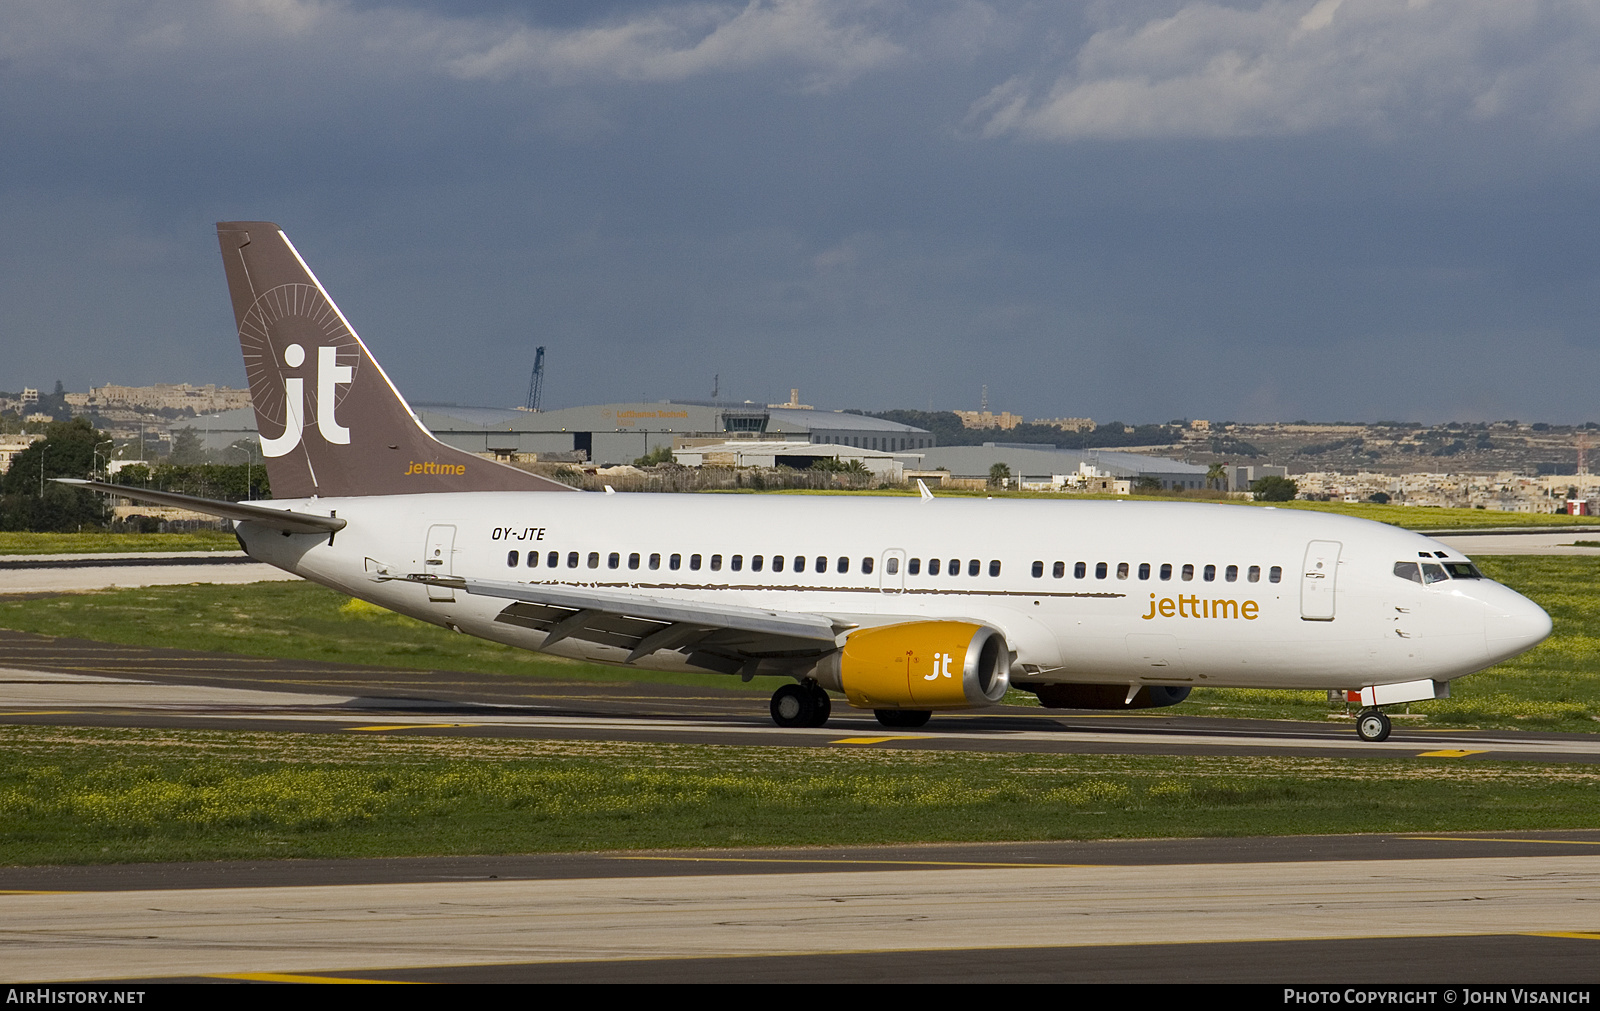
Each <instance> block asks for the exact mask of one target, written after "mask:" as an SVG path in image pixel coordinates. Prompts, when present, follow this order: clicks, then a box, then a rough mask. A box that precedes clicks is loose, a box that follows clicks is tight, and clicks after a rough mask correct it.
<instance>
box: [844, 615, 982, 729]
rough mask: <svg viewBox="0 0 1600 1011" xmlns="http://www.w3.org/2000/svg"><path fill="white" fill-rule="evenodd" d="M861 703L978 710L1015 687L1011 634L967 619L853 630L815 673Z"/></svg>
mask: <svg viewBox="0 0 1600 1011" xmlns="http://www.w3.org/2000/svg"><path fill="white" fill-rule="evenodd" d="M813 676H814V677H816V679H817V682H818V683H819V684H821V685H822V686H823V687H824V688H831V689H833V690H834V691H837V692H843V693H844V696H845V698H846V699H848V700H849V702H850V704H851V705H852V706H855V707H856V708H857V709H972V708H976V707H979V706H990V705H994V704H995V703H996V702H999V701H1000V700H1001V699H1002V698H1004V697H1005V694H1006V689H1007V688H1009V687H1010V686H1011V650H1010V648H1009V647H1008V646H1007V645H1006V640H1005V636H1003V635H1001V634H1000V632H999V631H998V630H996V629H993V628H990V627H989V626H987V625H977V624H973V623H972V622H966V621H913V622H907V623H906V624H903V625H882V626H879V627H876V628H863V629H861V630H860V631H857V632H852V633H850V636H849V637H848V638H846V639H845V642H844V649H842V650H840V651H839V652H837V653H834V654H833V655H831V656H829V657H827V658H825V659H824V660H823V661H822V662H821V663H820V664H818V665H817V668H816V670H815V671H814V672H813Z"/></svg>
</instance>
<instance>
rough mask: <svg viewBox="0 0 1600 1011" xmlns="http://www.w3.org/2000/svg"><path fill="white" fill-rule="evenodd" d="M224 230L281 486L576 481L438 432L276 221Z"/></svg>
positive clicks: (335, 488) (323, 491)
mask: <svg viewBox="0 0 1600 1011" xmlns="http://www.w3.org/2000/svg"><path fill="white" fill-rule="evenodd" d="M217 239H218V241H219V242H220V243H221V246H222V265H223V269H224V270H225V271H226V272H227V275H228V292H229V294H230V295H232V297H233V317H234V320H235V321H236V322H237V323H238V324H239V346H240V348H241V350H243V352H244V366H245V373H246V375H247V376H248V377H249V380H250V400H251V402H252V403H253V404H254V405H255V411H256V430H257V431H258V432H259V433H260V434H261V450H262V452H263V453H264V454H265V455H266V458H267V461H266V462H267V476H268V477H269V478H270V479H271V482H272V494H273V496H274V497H276V498H306V497H309V496H312V495H318V496H350V495H404V494H412V493H417V492H444V491H572V490H573V489H571V488H569V487H567V486H566V485H564V484H561V483H559V482H557V481H551V480H549V479H548V478H543V477H539V476H538V475H536V474H529V473H527V472H525V471H521V470H517V469H516V468H514V467H507V466H505V465H504V464H500V463H496V462H494V461H493V460H485V459H483V458H482V457H479V456H474V455H473V454H471V453H467V452H464V451H463V450H459V449H456V448H455V447H453V446H447V445H445V444H444V443H442V442H440V441H439V440H438V439H435V438H434V437H433V435H432V433H430V432H429V431H428V430H427V429H425V428H423V427H422V423H421V422H419V421H418V420H417V419H416V416H415V415H414V414H413V413H412V411H411V408H410V406H409V405H407V404H406V402H405V398H403V397H401V396H400V391H399V390H397V389H395V387H394V384H393V383H391V382H390V381H389V377H388V376H386V375H384V372H383V369H381V368H380V367H379V366H378V363H377V362H376V361H375V360H373V357H372V355H371V354H370V353H369V352H368V351H367V348H366V345H365V344H363V343H361V338H359V337H357V336H356V333H355V330H354V329H353V328H351V326H350V324H349V322H348V321H346V320H345V318H344V314H343V313H341V312H340V311H339V307H338V306H336V305H334V304H333V299H331V298H329V297H328V293H327V292H326V291H324V290H323V287H322V284H321V282H319V281H318V280H317V278H316V275H314V274H312V273H311V268H309V267H307V266H306V264H305V261H304V260H302V259H301V258H300V254H299V253H298V252H296V251H295V248H294V246H293V245H292V244H290V242H289V238H288V236H286V235H284V234H283V231H282V230H281V229H280V228H279V227H278V226H277V225H275V224H272V223H271V222H269V221H223V222H219V223H218V224H217Z"/></svg>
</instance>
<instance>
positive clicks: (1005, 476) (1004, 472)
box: [989, 463, 1011, 488]
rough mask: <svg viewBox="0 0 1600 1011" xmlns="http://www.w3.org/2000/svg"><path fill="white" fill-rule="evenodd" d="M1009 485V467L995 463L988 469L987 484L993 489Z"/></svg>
mask: <svg viewBox="0 0 1600 1011" xmlns="http://www.w3.org/2000/svg"><path fill="white" fill-rule="evenodd" d="M1010 483H1011V467H1010V465H1008V464H1004V463H997V464H995V465H994V466H992V467H990V468H989V484H990V485H991V486H992V487H995V488H1004V487H1005V486H1006V485H1008V484H1010Z"/></svg>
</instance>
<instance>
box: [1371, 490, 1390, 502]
mask: <svg viewBox="0 0 1600 1011" xmlns="http://www.w3.org/2000/svg"><path fill="white" fill-rule="evenodd" d="M1367 501H1368V502H1373V503H1376V504H1378V505H1388V504H1389V493H1388V492H1386V491H1375V492H1373V493H1372V494H1371V495H1368V496H1367Z"/></svg>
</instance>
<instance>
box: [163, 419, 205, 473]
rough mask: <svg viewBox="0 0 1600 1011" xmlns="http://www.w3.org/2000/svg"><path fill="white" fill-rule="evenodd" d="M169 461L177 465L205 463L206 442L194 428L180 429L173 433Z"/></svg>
mask: <svg viewBox="0 0 1600 1011" xmlns="http://www.w3.org/2000/svg"><path fill="white" fill-rule="evenodd" d="M168 459H169V460H171V461H172V462H173V463H176V464H193V463H205V462H206V449H205V440H203V439H201V438H200V433H199V432H196V431H195V430H194V429H192V428H180V429H178V430H177V431H176V432H173V433H172V453H171V454H170V455H169V456H168Z"/></svg>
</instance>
